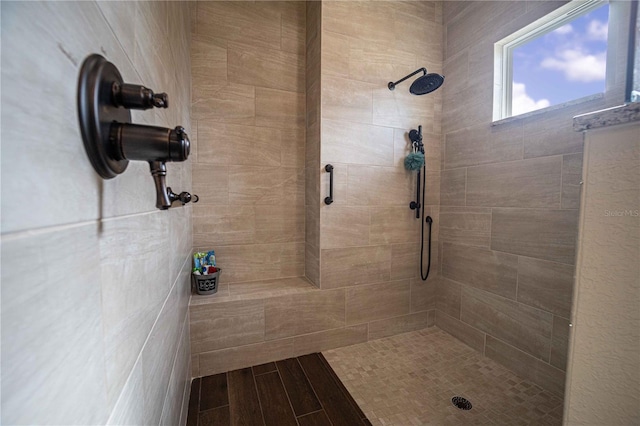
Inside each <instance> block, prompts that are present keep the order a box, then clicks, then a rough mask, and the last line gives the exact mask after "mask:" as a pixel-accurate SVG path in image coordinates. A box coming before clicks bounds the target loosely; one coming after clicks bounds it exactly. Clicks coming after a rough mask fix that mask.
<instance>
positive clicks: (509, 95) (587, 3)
mask: <svg viewBox="0 0 640 426" xmlns="http://www.w3.org/2000/svg"><path fill="white" fill-rule="evenodd" d="M604 4H609V28H611V3H610V2H609V1H608V0H572V1H570V2H568V3H567V4H565V5H563V6H561V7H559V8H557V9H556V10H554V11H553V12H551V13H548V14H547V15H545V16H543V17H542V18H540V19H538V20H536V21H534V22H532V23H531V24H529V25H526V26H525V27H523V28H521V29H519V30H517V31H515V32H514V33H512V34H510V35H508V36H507V37H505V38H503V39H502V40H500V41H498V42H496V43H494V73H493V75H494V84H493V89H494V90H493V122H496V121H500V120H504V119H508V118H511V117H519V116H521V115H524V114H529V113H532V112H536V111H543V110H546V109H547V108H554V107H558V105H550V106H548V107H546V108H540V109H538V110H535V111H530V112H528V113H523V114H518V115H513V114H512V101H513V51H514V50H515V49H516V48H517V47H519V46H522V45H523V44H526V43H528V42H529V41H531V40H533V39H535V38H537V37H539V36H542V35H544V34H548V33H550V32H551V31H554V30H556V29H557V28H560V27H562V26H563V25H566V24H568V23H570V22H571V21H573V20H574V19H576V18H578V17H580V16H581V15H583V14H585V13H588V12H589V11H591V10H594V9H597V8H598V7H600V6H602V5H604ZM609 48H610V45H609V40H607V51H608V50H609ZM608 58H609V54H608V53H607V73H608V72H609V60H608ZM605 84H606V80H605ZM593 95H596V94H590V95H587V98H590V97H592V96H593ZM578 99H580V98H578ZM574 101H575V100H574V99H572V100H569V101H567V102H568V103H573V102H574Z"/></svg>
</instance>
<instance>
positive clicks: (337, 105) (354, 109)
mask: <svg viewBox="0 0 640 426" xmlns="http://www.w3.org/2000/svg"><path fill="white" fill-rule="evenodd" d="M327 78H328V79H330V81H328V80H327V79H323V81H322V85H321V86H322V87H321V93H322V95H321V103H322V118H325V119H329V120H331V119H333V120H343V121H348V122H355V123H365V124H371V123H372V111H373V103H372V102H373V97H372V91H373V90H374V88H375V86H374V85H373V84H370V83H363V82H361V81H357V80H350V79H343V78H338V77H327Z"/></svg>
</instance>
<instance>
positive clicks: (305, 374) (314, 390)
mask: <svg viewBox="0 0 640 426" xmlns="http://www.w3.org/2000/svg"><path fill="white" fill-rule="evenodd" d="M298 358H300V357H296V358H295V360H296V362H297V363H298V365H299V366H300V369H301V370H302V374H304V377H305V379H307V383H309V386H311V391H312V392H313V395H314V396H315V397H316V400H317V401H318V404H320V407H322V410H323V411H325V413H326V410H325V409H324V404H323V403H322V401H321V400H320V398H319V397H318V393H317V392H316V388H315V387H314V386H313V382H311V380H310V379H309V376H308V375H307V372H306V371H305V370H304V367H303V366H302V364H301V363H300V360H299V359H298ZM327 418H328V419H329V416H328V415H327ZM329 423H331V424H332V425H333V422H332V421H331V419H329Z"/></svg>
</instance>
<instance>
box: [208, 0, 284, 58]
mask: <svg viewBox="0 0 640 426" xmlns="http://www.w3.org/2000/svg"><path fill="white" fill-rule="evenodd" d="M280 22H281V15H280V13H279V12H278V11H277V10H275V9H274V8H273V7H269V5H268V4H266V3H265V4H260V3H258V4H254V3H248V2H246V3H245V2H233V1H230V2H202V3H199V4H198V6H197V12H196V31H197V33H198V34H202V35H206V36H209V37H212V38H216V39H223V40H231V41H240V42H242V41H244V42H249V41H251V42H253V43H254V44H255V45H256V46H260V47H266V48H273V49H280V37H281V28H280Z"/></svg>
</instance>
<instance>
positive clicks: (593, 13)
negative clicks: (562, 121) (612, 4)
mask: <svg viewBox="0 0 640 426" xmlns="http://www.w3.org/2000/svg"><path fill="white" fill-rule="evenodd" d="M608 24H609V4H608V2H606V1H603V0H587V1H584V0H573V1H571V2H569V3H567V4H566V5H564V6H562V7H560V8H558V9H556V10H555V11H554V12H552V13H550V14H549V15H547V16H545V17H543V18H541V19H539V20H537V21H536V22H533V23H532V24H530V25H528V26H526V27H525V28H523V29H521V30H519V31H517V32H515V33H513V34H511V35H510V36H508V37H506V38H504V39H503V40H500V41H499V42H497V43H496V44H495V57H496V62H495V63H496V70H495V71H496V72H495V82H494V83H495V84H494V87H495V92H494V111H493V118H494V120H500V119H503V118H507V117H511V116H515V115H520V114H524V113H527V112H530V111H535V110H538V109H542V108H546V107H549V106H553V105H559V104H563V103H565V102H568V101H572V100H575V99H580V98H583V97H585V96H589V95H593V94H597V93H603V92H604V91H605V74H606V63H607V36H608Z"/></svg>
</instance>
